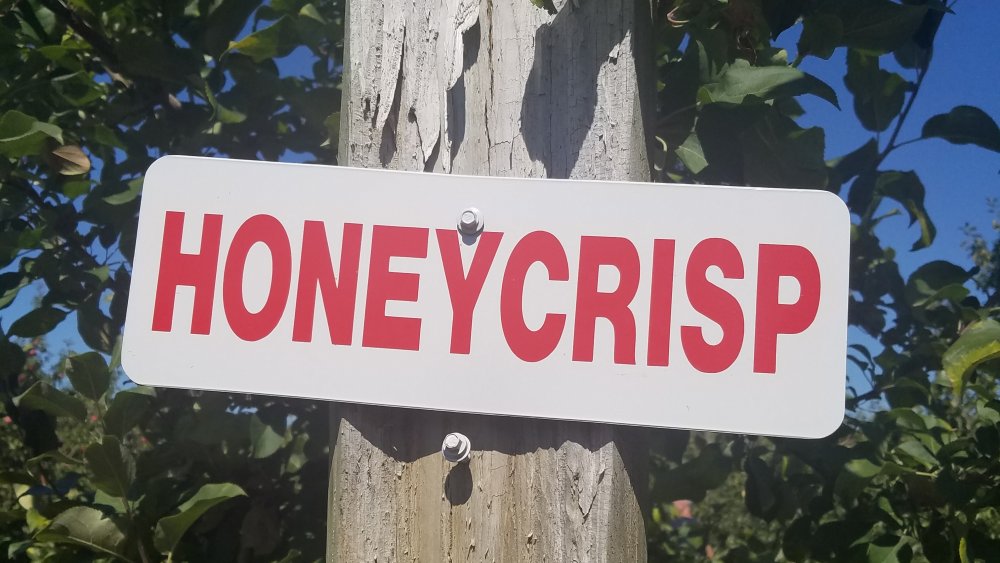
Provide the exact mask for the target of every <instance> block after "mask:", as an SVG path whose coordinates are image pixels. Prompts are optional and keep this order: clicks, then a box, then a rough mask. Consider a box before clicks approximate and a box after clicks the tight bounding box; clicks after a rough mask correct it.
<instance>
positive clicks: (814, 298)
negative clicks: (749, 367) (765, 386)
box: [753, 244, 820, 373]
mask: <svg viewBox="0 0 1000 563" xmlns="http://www.w3.org/2000/svg"><path fill="white" fill-rule="evenodd" d="M758 263H759V266H758V270H757V321H756V323H755V327H754V348H753V370H754V371H755V372H756V373H774V372H775V370H776V368H777V355H778V335H779V334H798V333H800V332H802V331H804V330H805V329H807V328H808V327H809V325H811V324H812V322H813V320H815V319H816V312H817V311H818V310H819V290H820V277H819V265H818V264H816V257H815V256H813V255H812V253H811V252H809V251H808V250H806V249H805V248H802V247H801V246H792V245H781V244H762V245H760V255H759V261H758ZM782 277H791V278H795V280H796V281H797V282H798V284H799V298H798V300H797V301H796V302H795V303H791V304H787V305H786V304H783V303H779V302H778V284H779V280H780V279H781V278H782Z"/></svg>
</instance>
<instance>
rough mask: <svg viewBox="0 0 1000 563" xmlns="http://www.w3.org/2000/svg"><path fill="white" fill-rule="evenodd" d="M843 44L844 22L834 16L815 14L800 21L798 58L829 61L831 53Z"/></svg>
mask: <svg viewBox="0 0 1000 563" xmlns="http://www.w3.org/2000/svg"><path fill="white" fill-rule="evenodd" d="M843 42H844V22H842V21H841V20H840V17H838V16H836V15H834V14H823V13H817V14H813V15H810V16H807V17H806V18H804V19H803V20H802V35H801V36H799V44H798V50H799V55H798V56H799V58H802V57H804V56H806V55H815V56H817V57H819V58H821V59H829V58H830V56H831V55H833V51H834V50H835V49H836V48H837V47H838V46H840V45H842V44H843Z"/></svg>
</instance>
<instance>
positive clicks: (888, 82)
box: [844, 49, 907, 132]
mask: <svg viewBox="0 0 1000 563" xmlns="http://www.w3.org/2000/svg"><path fill="white" fill-rule="evenodd" d="M844 83H845V84H846V85H847V89H848V90H850V92H851V94H853V95H854V113H855V114H857V116H858V119H859V120H860V121H861V125H863V126H864V127H865V129H868V130H869V131H876V132H878V131H885V130H886V129H888V128H889V125H890V124H892V121H893V120H894V119H896V116H897V115H899V112H900V111H902V109H903V102H904V101H905V98H906V88H907V82H906V80H904V79H903V77H902V76H900V75H898V74H896V73H894V72H888V71H885V70H882V69H881V68H879V64H878V57H873V56H869V55H865V54H863V53H862V52H860V51H857V50H854V49H852V50H851V51H849V52H848V54H847V76H846V77H844Z"/></svg>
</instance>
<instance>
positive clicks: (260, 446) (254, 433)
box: [250, 415, 285, 459]
mask: <svg viewBox="0 0 1000 563" xmlns="http://www.w3.org/2000/svg"><path fill="white" fill-rule="evenodd" d="M284 444H285V437H284V436H282V435H281V434H279V433H278V432H277V431H275V429H274V428H273V427H272V426H271V425H270V424H267V423H265V422H264V421H262V420H261V419H260V418H258V417H257V415H254V416H253V417H251V418H250V446H251V448H252V449H253V457H255V458H257V459H263V458H265V457H270V456H271V455H273V454H274V452H276V451H278V450H279V449H281V446H283V445H284Z"/></svg>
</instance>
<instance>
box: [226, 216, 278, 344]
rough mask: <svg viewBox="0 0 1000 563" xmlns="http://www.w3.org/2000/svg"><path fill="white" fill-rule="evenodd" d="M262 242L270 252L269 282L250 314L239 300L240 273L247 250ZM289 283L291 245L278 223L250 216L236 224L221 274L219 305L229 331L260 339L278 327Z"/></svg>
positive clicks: (241, 286)
mask: <svg viewBox="0 0 1000 563" xmlns="http://www.w3.org/2000/svg"><path fill="white" fill-rule="evenodd" d="M257 243H262V244H263V245H264V246H266V247H267V250H268V252H270V254H271V284H270V288H269V289H268V293H267V299H266V300H265V301H264V306H263V307H261V309H260V311H257V312H256V313H251V312H250V311H249V310H247V307H246V303H245V302H244V301H243V274H244V270H245V269H246V263H247V256H248V255H249V254H250V249H251V248H252V247H253V246H254V245H255V244H257ZM291 284H292V248H291V245H290V243H289V242H288V233H286V232H285V229H284V227H282V226H281V222H280V221H278V220H277V219H275V218H274V217H272V216H270V215H254V216H253V217H251V218H249V219H247V220H246V222H245V223H243V224H242V225H240V228H239V230H237V231H236V235H235V236H234V237H233V243H232V245H230V247H229V255H228V256H226V266H225V270H224V271H223V277H222V305H223V308H224V309H225V311H226V320H228V321H229V327H230V328H231V329H232V330H233V334H235V335H236V336H238V337H239V338H241V339H242V340H247V341H251V342H252V341H256V340H260V339H261V338H264V337H265V336H267V335H268V334H271V331H273V330H274V327H276V326H278V321H280V320H281V315H282V314H283V313H284V312H285V304H286V303H287V302H288V290H289V288H290V287H291Z"/></svg>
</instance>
